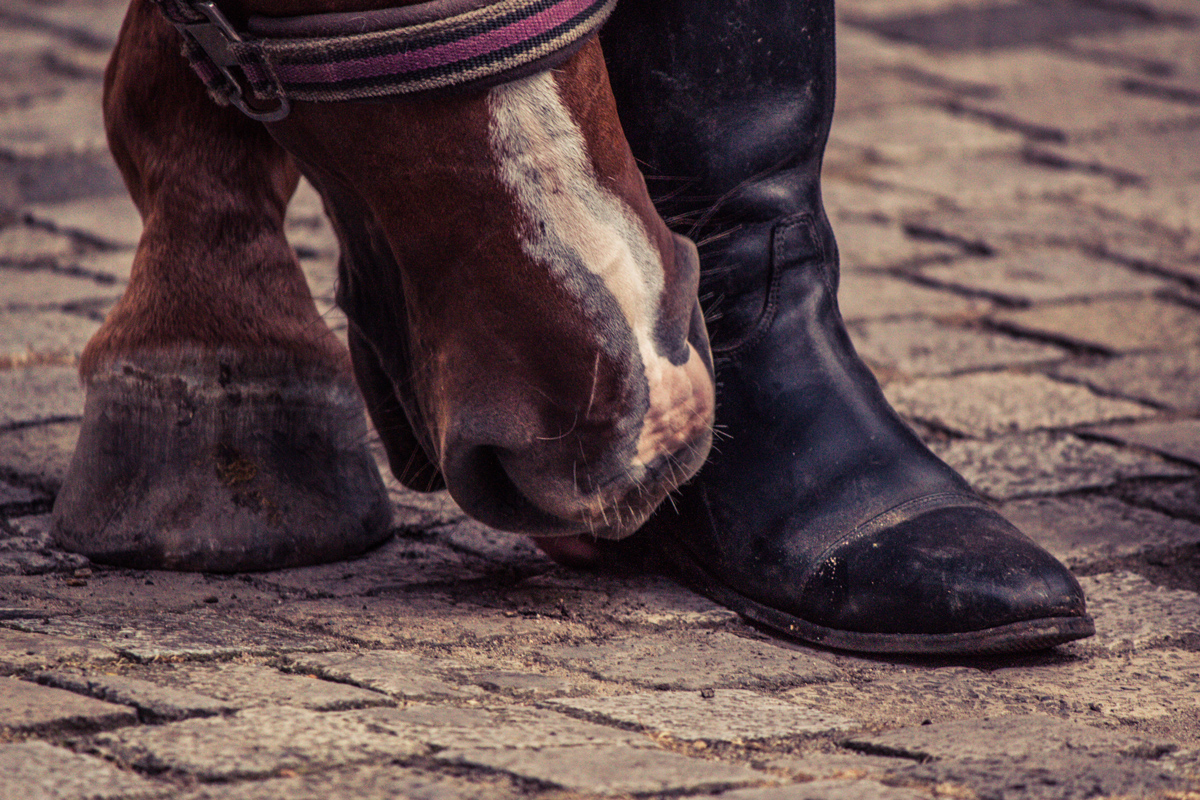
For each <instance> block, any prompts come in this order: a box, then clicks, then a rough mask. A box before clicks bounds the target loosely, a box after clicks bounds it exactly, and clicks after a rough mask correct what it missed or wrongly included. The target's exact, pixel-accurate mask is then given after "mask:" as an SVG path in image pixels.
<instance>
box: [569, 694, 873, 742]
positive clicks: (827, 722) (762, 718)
mask: <svg viewBox="0 0 1200 800" xmlns="http://www.w3.org/2000/svg"><path fill="white" fill-rule="evenodd" d="M705 694H707V692H706V693H704V694H702V693H701V692H679V691H657V692H641V693H638V694H625V695H616V696H612V697H575V698H564V699H559V700H550V701H547V702H548V704H549V705H552V706H554V707H556V708H563V709H571V710H573V711H575V712H577V713H582V714H587V715H589V716H591V717H595V718H598V719H602V720H604V721H606V722H610V723H615V724H619V725H634V726H637V727H639V728H642V729H644V730H646V731H648V732H650V733H654V734H659V735H666V736H670V737H672V738H674V739H682V740H687V741H697V740H699V741H707V742H734V743H744V742H748V741H761V740H769V739H782V738H792V737H797V736H817V735H821V734H827V733H834V732H837V731H844V730H848V729H849V728H850V727H852V726H853V725H854V724H855V723H852V722H851V721H850V720H848V719H846V718H844V717H840V716H838V715H836V714H830V713H825V712H824V711H822V710H819V709H814V708H809V707H806V706H803V705H800V704H798V703H790V702H787V701H784V700H778V699H775V698H773V697H767V696H765V695H761V694H757V693H755V692H751V691H748V690H746V689H716V690H714V691H713V692H712V696H711V697H707V696H705Z"/></svg>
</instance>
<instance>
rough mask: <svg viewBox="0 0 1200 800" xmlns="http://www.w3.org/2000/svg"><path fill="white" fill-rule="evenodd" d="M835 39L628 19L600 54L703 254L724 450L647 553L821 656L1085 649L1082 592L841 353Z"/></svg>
mask: <svg viewBox="0 0 1200 800" xmlns="http://www.w3.org/2000/svg"><path fill="white" fill-rule="evenodd" d="M833 33H834V21H833V3H832V1H831V0H653V1H652V2H651V0H627V2H623V3H619V4H618V5H617V10H616V13H615V14H614V16H613V17H612V19H611V21H610V22H609V23H608V27H607V28H606V29H605V31H604V33H603V34H602V37H603V39H602V40H603V44H604V48H605V52H606V54H607V58H608V60H609V69H610V72H611V75H612V83H613V88H614V90H615V92H616V96H617V101H618V104H619V106H620V110H621V115H622V116H621V118H622V123H623V124H624V126H625V130H626V134H627V136H628V139H629V142H630V145H631V146H632V148H633V152H634V155H635V156H637V158H638V159H639V161H640V162H642V166H643V169H644V171H645V173H646V177H647V180H648V182H649V184H650V187H651V191H652V192H653V193H654V194H655V196H656V203H657V204H658V206H659V210H660V212H661V213H662V214H663V216H664V217H665V218H666V219H667V220H668V221H669V222H671V223H672V225H673V226H674V227H675V228H676V229H677V230H678V231H679V232H681V233H684V234H686V235H690V236H692V237H693V238H694V239H695V240H696V241H697V243H698V244H699V245H700V251H701V255H702V271H703V277H702V281H701V297H702V298H705V297H706V298H708V306H709V311H710V315H711V321H710V334H711V337H712V343H713V351H714V354H715V355H716V357H717V381H718V387H719V388H718V395H717V398H718V399H717V402H718V407H717V424H718V426H719V427H720V428H722V429H723V430H724V432H725V433H726V434H728V435H727V436H724V437H720V438H718V439H717V441H716V444H715V447H714V455H713V456H712V458H711V460H710V462H709V463H708V464H707V465H706V466H705V467H704V469H703V470H702V471H701V473H700V475H699V476H698V478H696V479H695V480H694V481H693V482H692V483H690V484H689V485H688V486H686V487H685V488H684V489H683V491H682V493H681V494H680V496H679V497H678V498H676V503H675V507H672V505H671V504H667V505H666V506H664V508H663V509H662V510H661V511H659V512H658V513H657V515H656V516H655V518H654V519H653V520H652V521H651V523H650V526H649V528H648V530H647V531H646V533H647V535H648V536H649V537H651V538H652V540H653V541H655V542H656V546H657V547H658V548H660V549H661V551H662V553H663V555H664V556H666V557H667V558H668V559H669V561H670V562H671V563H672V564H673V565H674V567H675V568H676V569H677V570H678V572H679V574H680V575H681V577H682V578H683V579H684V580H685V581H686V582H688V583H689V584H690V585H692V586H693V587H694V588H696V589H697V590H699V591H700V592H702V593H704V594H706V595H708V596H709V597H711V598H713V599H714V600H716V601H718V602H720V603H722V604H724V605H726V606H728V607H730V608H733V609H735V610H736V611H738V612H740V613H741V614H743V615H744V616H746V617H748V618H750V619H752V620H754V621H757V622H760V623H762V624H764V625H767V626H770V627H771V628H774V629H776V630H778V631H782V632H784V633H786V634H789V635H792V636H795V637H798V638H800V639H804V640H807V641H811V642H817V643H820V644H823V645H827V646H830V647H837V648H843V649H848V650H859V651H870V652H893V653H941V654H974V653H995V652H1010V651H1020V650H1032V649H1038V648H1043V647H1049V646H1052V645H1055V644H1059V643H1061V642H1066V641H1069V640H1071V639H1078V638H1082V637H1085V636H1089V635H1091V634H1092V633H1093V632H1094V626H1093V624H1092V620H1091V619H1090V618H1089V617H1088V616H1087V614H1086V612H1085V606H1084V598H1083V592H1082V590H1081V589H1080V587H1079V584H1078V582H1076V580H1075V579H1074V578H1073V577H1072V576H1071V574H1070V573H1069V572H1068V571H1067V570H1066V568H1065V567H1064V566H1063V565H1062V564H1060V563H1059V562H1058V561H1056V560H1055V559H1054V558H1053V557H1052V556H1051V555H1050V554H1049V553H1047V552H1046V551H1045V550H1043V549H1041V548H1040V547H1038V546H1037V545H1036V544H1035V543H1034V542H1032V541H1031V540H1030V539H1028V538H1027V537H1025V536H1024V535H1023V534H1022V533H1021V532H1020V531H1018V530H1017V529H1016V528H1014V527H1013V526H1012V525H1011V524H1009V523H1008V522H1007V521H1006V520H1004V519H1003V518H1002V517H1000V516H999V515H998V514H997V513H996V512H994V511H993V510H991V508H989V506H988V505H987V504H986V503H985V502H984V501H983V500H981V499H980V498H979V497H978V496H977V495H976V494H975V493H974V492H972V490H971V489H970V487H968V486H967V484H966V482H965V481H964V480H963V479H962V478H961V477H959V476H958V475H957V474H956V473H955V472H954V471H953V470H952V469H951V468H950V467H948V466H947V465H946V464H944V463H942V462H941V461H940V460H939V459H938V458H937V457H936V456H934V455H933V453H931V452H930V451H929V450H928V449H927V448H926V447H925V445H924V444H922V442H921V441H920V440H919V439H918V438H917V437H916V435H914V434H913V432H912V431H911V430H909V428H908V427H907V426H906V425H905V424H904V423H903V422H902V421H901V420H900V418H899V417H898V416H897V415H896V414H895V412H894V411H892V409H891V408H890V407H889V406H888V404H887V401H886V400H885V399H884V397H883V394H882V392H881V391H880V389H879V385H878V384H877V383H876V381H875V379H874V377H873V376H872V375H871V373H870V371H869V370H868V369H867V368H866V366H865V365H864V364H863V363H862V362H861V361H860V360H859V358H858V356H857V355H856V354H855V352H854V348H853V346H852V345H851V343H850V340H849V338H848V337H847V335H846V331H845V328H844V327H843V324H842V320H841V316H840V314H839V312H838V307H837V301H836V293H837V283H838V261H837V246H836V244H835V242H834V237H833V231H832V229H831V228H830V225H829V221H828V220H827V219H826V217H825V212H824V209H823V207H822V204H821V192H820V172H821V158H822V155H823V151H824V147H825V140H826V137H827V135H828V132H829V125H830V121H831V118H832V115H833V96H834V47H833Z"/></svg>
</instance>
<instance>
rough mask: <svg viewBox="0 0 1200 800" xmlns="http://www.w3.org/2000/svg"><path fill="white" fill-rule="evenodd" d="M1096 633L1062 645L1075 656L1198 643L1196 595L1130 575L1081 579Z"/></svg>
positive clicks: (1199, 623) (1198, 598)
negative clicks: (1092, 652) (1087, 637)
mask: <svg viewBox="0 0 1200 800" xmlns="http://www.w3.org/2000/svg"><path fill="white" fill-rule="evenodd" d="M1079 583H1080V585H1082V586H1083V590H1084V593H1085V594H1086V596H1087V603H1088V613H1089V614H1091V615H1092V616H1093V617H1094V618H1095V620H1096V635H1095V636H1094V637H1092V638H1090V639H1086V640H1083V641H1081V642H1074V643H1072V644H1069V645H1066V646H1065V647H1066V649H1068V650H1077V651H1079V652H1085V653H1086V652H1089V651H1102V652H1104V651H1107V652H1121V651H1126V650H1144V649H1145V648H1148V647H1154V646H1161V645H1164V644H1171V645H1176V646H1187V647H1195V646H1197V645H1200V594H1197V593H1196V592H1187V591H1183V590H1182V589H1168V588H1165V587H1163V586H1155V585H1154V584H1153V583H1151V582H1150V581H1148V580H1146V579H1145V578H1143V577H1142V576H1141V575H1135V574H1134V573H1132V572H1110V573H1105V574H1103V575H1088V576H1083V577H1080V579H1079Z"/></svg>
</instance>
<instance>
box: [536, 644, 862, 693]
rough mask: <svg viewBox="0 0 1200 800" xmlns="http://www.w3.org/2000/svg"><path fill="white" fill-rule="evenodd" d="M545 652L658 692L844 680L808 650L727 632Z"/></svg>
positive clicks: (610, 678)
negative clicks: (651, 687) (662, 690)
mask: <svg viewBox="0 0 1200 800" xmlns="http://www.w3.org/2000/svg"><path fill="white" fill-rule="evenodd" d="M539 652H540V653H541V655H542V656H543V657H544V658H546V659H549V660H550V661H556V662H560V663H563V664H567V665H569V666H571V667H573V668H575V669H581V670H584V671H586V672H588V673H590V674H592V675H594V676H595V677H597V678H599V679H600V680H606V681H630V682H631V683H637V684H641V685H644V686H653V687H654V688H657V689H704V688H708V687H759V686H762V687H778V686H789V685H791V686H795V685H799V684H804V683H813V682H815V681H828V680H835V679H836V678H838V677H840V676H841V671H840V670H839V669H838V668H837V667H835V666H834V665H833V664H831V663H830V662H829V661H826V660H824V659H821V658H818V657H817V656H814V655H810V654H809V653H808V652H805V651H802V650H794V649H791V648H789V647H787V646H785V645H782V644H775V643H774V642H761V641H757V640H754V639H745V638H742V637H740V636H735V635H733V634H731V633H725V632H723V631H710V630H697V631H693V632H691V633H689V634H688V635H687V636H686V637H676V638H665V637H664V638H656V639H653V640H650V639H646V638H643V637H628V638H624V639H613V640H609V641H607V642H604V643H603V644H580V645H567V646H559V647H544V648H541V649H540V651H539Z"/></svg>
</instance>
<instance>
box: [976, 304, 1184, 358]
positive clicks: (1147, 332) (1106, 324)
mask: <svg viewBox="0 0 1200 800" xmlns="http://www.w3.org/2000/svg"><path fill="white" fill-rule="evenodd" d="M991 316H992V319H993V320H994V321H996V322H998V323H1001V324H1003V325H1006V326H1008V327H1011V328H1013V329H1015V330H1018V331H1023V332H1026V333H1031V334H1035V335H1038V336H1050V337H1054V338H1055V339H1060V340H1063V341H1067V342H1072V343H1075V344H1081V345H1085V346H1088V347H1099V348H1102V349H1104V350H1108V351H1111V352H1114V353H1121V352H1127V351H1131V350H1174V349H1180V348H1183V347H1191V346H1194V345H1196V344H1200V312H1197V311H1195V310H1193V309H1190V308H1185V307H1184V306H1180V305H1176V304H1174V303H1169V302H1167V301H1165V300H1158V299H1152V298H1139V299H1122V300H1092V301H1089V302H1074V303H1063V304H1060V305H1046V306H1038V307H1035V308H1025V309H1009V310H1006V311H997V312H995V313H993V314H992V315H991Z"/></svg>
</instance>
